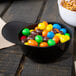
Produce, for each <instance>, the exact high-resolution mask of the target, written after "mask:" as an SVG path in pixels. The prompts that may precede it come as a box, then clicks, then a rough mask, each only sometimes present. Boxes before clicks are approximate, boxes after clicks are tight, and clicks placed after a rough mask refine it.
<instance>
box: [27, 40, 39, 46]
mask: <svg viewBox="0 0 76 76" xmlns="http://www.w3.org/2000/svg"><path fill="white" fill-rule="evenodd" d="M27 43H28V45H30V46H38V43H37V42H36V41H35V40H28V42H27Z"/></svg>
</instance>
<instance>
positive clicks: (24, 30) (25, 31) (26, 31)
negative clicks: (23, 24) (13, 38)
mask: <svg viewBox="0 0 76 76" xmlns="http://www.w3.org/2000/svg"><path fill="white" fill-rule="evenodd" d="M22 34H23V35H26V36H28V35H30V30H29V29H28V28H25V29H23V30H22Z"/></svg>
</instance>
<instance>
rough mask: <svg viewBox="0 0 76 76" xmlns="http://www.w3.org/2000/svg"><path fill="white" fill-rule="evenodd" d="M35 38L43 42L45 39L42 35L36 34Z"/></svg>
mask: <svg viewBox="0 0 76 76" xmlns="http://www.w3.org/2000/svg"><path fill="white" fill-rule="evenodd" d="M35 40H36V42H38V43H41V42H42V41H43V38H42V36H40V35H36V36H35Z"/></svg>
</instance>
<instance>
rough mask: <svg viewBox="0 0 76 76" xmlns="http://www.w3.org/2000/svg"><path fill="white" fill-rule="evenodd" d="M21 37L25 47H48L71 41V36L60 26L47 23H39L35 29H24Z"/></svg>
mask: <svg viewBox="0 0 76 76" xmlns="http://www.w3.org/2000/svg"><path fill="white" fill-rule="evenodd" d="M20 33H21V34H20V35H19V37H20V40H21V42H22V43H23V44H24V45H30V46H38V47H48V46H54V45H56V44H58V43H65V42H67V41H69V40H70V34H69V33H67V30H66V29H65V28H61V26H60V25H59V24H53V25H52V24H48V23H47V22H46V21H43V22H42V23H39V24H38V25H37V26H36V27H35V28H33V29H30V30H29V29H28V28H24V29H23V30H22V32H20Z"/></svg>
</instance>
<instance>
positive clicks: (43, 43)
mask: <svg viewBox="0 0 76 76" xmlns="http://www.w3.org/2000/svg"><path fill="white" fill-rule="evenodd" d="M39 46H40V47H47V46H48V44H47V42H41V43H40V45H39Z"/></svg>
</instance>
